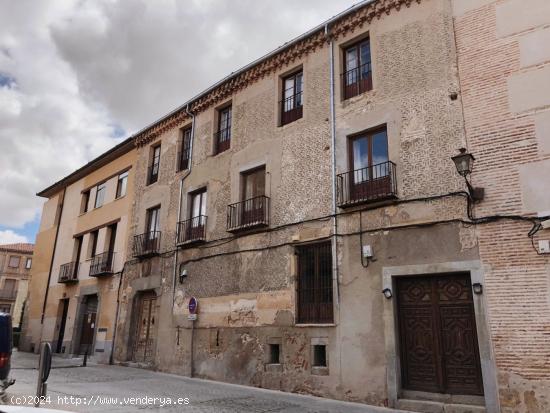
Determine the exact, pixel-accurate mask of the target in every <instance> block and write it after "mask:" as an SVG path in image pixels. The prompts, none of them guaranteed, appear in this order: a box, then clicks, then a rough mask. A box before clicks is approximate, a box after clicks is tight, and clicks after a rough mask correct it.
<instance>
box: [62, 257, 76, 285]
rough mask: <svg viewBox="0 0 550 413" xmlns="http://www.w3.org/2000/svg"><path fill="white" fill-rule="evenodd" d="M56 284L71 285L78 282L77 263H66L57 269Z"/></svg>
mask: <svg viewBox="0 0 550 413" xmlns="http://www.w3.org/2000/svg"><path fill="white" fill-rule="evenodd" d="M57 282H58V283H61V284H72V283H76V282H78V262H77V261H73V262H68V263H67V264H63V265H62V266H61V267H59V278H58V279H57Z"/></svg>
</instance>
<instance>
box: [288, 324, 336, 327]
mask: <svg viewBox="0 0 550 413" xmlns="http://www.w3.org/2000/svg"><path fill="white" fill-rule="evenodd" d="M336 326H337V325H336V324H334V323H319V324H315V323H307V324H298V323H296V324H294V327H300V328H301V327H336Z"/></svg>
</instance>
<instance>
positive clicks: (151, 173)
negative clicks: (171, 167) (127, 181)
mask: <svg viewBox="0 0 550 413" xmlns="http://www.w3.org/2000/svg"><path fill="white" fill-rule="evenodd" d="M157 150H158V156H157V155H156V152H157ZM160 158H161V144H160V143H158V144H156V145H153V146H151V154H150V161H149V167H148V168H147V169H148V171H147V185H152V184H154V183H155V182H157V181H158V180H159V175H160Z"/></svg>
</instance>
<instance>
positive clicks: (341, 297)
mask: <svg viewBox="0 0 550 413" xmlns="http://www.w3.org/2000/svg"><path fill="white" fill-rule="evenodd" d="M376 3H377V2H374V3H373V4H376ZM402 6H403V7H400V8H399V10H398V9H396V8H391V9H389V10H388V12H387V13H382V14H381V15H379V16H378V17H377V18H374V19H369V20H368V21H367V20H364V21H362V22H361V25H359V24H356V23H354V19H355V18H356V16H355V15H353V17H349V18H344V19H342V21H339V22H338V23H337V24H334V28H335V32H334V33H332V32H331V28H330V27H329V28H328V37H325V35H324V34H323V33H320V34H319V35H315V36H316V37H315V36H314V38H315V39H317V38H320V36H323V37H322V41H316V42H315V47H312V48H310V49H308V48H306V49H300V46H297V48H298V49H299V50H300V52H296V53H294V54H292V51H283V52H281V55H275V56H274V57H273V58H272V59H274V62H275V63H274V62H272V61H271V60H269V61H266V62H264V63H261V64H259V66H257V67H253V68H251V69H249V71H245V72H244V73H242V74H238V75H237V78H236V79H237V80H232V79H230V80H228V81H227V83H224V84H223V86H220V87H221V91H220V90H218V89H215V90H214V91H212V92H209V94H208V95H207V96H210V97H205V98H204V99H203V98H201V99H199V100H198V101H197V102H190V104H189V105H188V106H186V107H183V108H182V109H180V110H179V111H176V112H175V113H174V114H172V115H170V116H168V117H167V118H166V119H163V120H161V121H159V123H158V124H157V125H154V126H153V127H151V128H149V129H147V130H145V131H143V132H140V134H138V135H137V136H136V142H137V144H138V165H137V169H136V175H137V180H136V181H137V182H136V185H137V187H136V202H135V207H134V211H133V223H132V228H133V233H134V234H135V235H137V234H142V233H145V232H146V231H147V225H148V224H147V222H146V216H147V210H148V209H150V208H153V207H156V206H159V205H160V211H161V213H160V215H161V218H160V228H161V231H162V238H161V239H162V241H161V247H160V251H159V252H160V253H159V255H158V256H156V257H152V258H143V259H141V260H135V261H134V262H133V263H131V264H130V265H128V266H127V268H126V270H125V273H124V278H123V287H122V295H121V312H120V318H119V320H120V324H119V327H118V328H119V334H118V338H119V341H118V342H117V343H116V358H117V359H118V360H119V361H123V362H126V361H132V360H134V361H138V362H143V361H144V359H143V357H141V356H140V357H135V354H134V353H135V352H136V341H137V340H138V337H137V334H138V330H139V327H138V324H139V323H143V322H144V319H142V318H140V316H139V315H136V314H139V312H140V310H141V308H142V307H141V305H142V304H141V303H142V297H144V296H145V294H147V297H149V295H150V294H151V293H150V292H151V291H153V292H154V294H155V296H156V301H155V302H154V303H155V304H154V306H155V309H154V314H155V317H154V324H151V331H150V332H149V334H150V337H151V339H150V345H151V348H150V349H149V350H147V351H149V353H148V354H149V356H148V357H145V358H146V360H145V361H146V362H149V363H150V364H152V366H154V367H155V368H157V369H160V370H163V371H169V372H174V373H178V374H185V375H194V376H197V377H205V378H210V379H215V380H223V381H228V382H234V383H241V384H247V385H254V386H260V387H267V388H274V389H281V390H284V391H292V392H304V393H311V394H316V395H321V396H327V397H334V398H339V399H345V400H354V401H360V402H365V403H370V404H375V405H392V406H402V407H408V406H409V405H407V404H406V403H407V402H408V401H409V400H406V399H408V398H409V396H410V394H407V393H406V392H404V391H403V389H402V388H401V385H400V379H399V376H400V372H399V371H398V362H397V363H396V360H397V359H398V358H399V356H398V353H399V351H398V350H397V346H396V345H395V341H396V340H397V339H396V337H395V335H396V331H393V330H392V329H391V328H390V326H393V325H394V319H395V318H396V317H397V315H396V314H395V312H394V309H393V305H394V304H393V303H394V301H392V300H386V299H385V298H384V296H383V295H382V294H381V291H382V289H383V288H384V287H387V286H389V287H390V288H394V287H395V282H396V281H395V277H398V276H399V277H402V276H404V275H407V276H409V275H410V276H414V275H417V274H427V273H428V274H447V273H449V272H452V273H455V272H468V273H469V274H470V275H471V279H472V282H474V281H475V280H479V281H483V266H482V264H481V263H480V262H479V252H478V246H477V237H476V229H475V228H474V227H473V226H471V225H469V224H467V223H466V222H467V221H468V216H467V212H466V211H467V201H466V196H465V195H466V192H464V183H463V180H462V179H461V178H460V176H458V174H457V173H456V170H455V166H454V164H453V163H452V161H451V160H450V158H451V156H453V155H455V154H456V153H457V148H460V147H464V146H467V145H466V144H467V142H466V136H465V132H464V122H463V112H462V101H461V97H460V82H459V77H458V67H457V55H456V50H455V38H454V27H453V12H452V7H451V3H450V2H447V1H430V0H426V1H422V2H412V4H411V2H408V3H407V4H405V3H402ZM369 7H371V6H369ZM362 13H364V11H363V12H362ZM341 27H347V28H348V29H347V30H345V31H340V30H339V29H338V30H336V28H341ZM366 35H368V37H369V39H370V48H371V56H372V73H373V80H372V83H373V88H372V90H369V91H367V92H366V93H362V94H360V95H358V96H356V97H352V98H350V99H344V98H343V97H344V91H343V90H342V82H341V74H342V73H343V70H344V69H343V50H344V48H345V47H346V46H348V45H349V44H351V43H353V42H354V41H355V40H357V39H360V38H364V37H365V36H366ZM331 42H332V44H331ZM308 44H309V43H308ZM292 47H294V46H292ZM291 50H294V49H291ZM331 51H332V54H333V59H334V75H333V81H334V118H333V117H332V113H331V99H330V96H331V94H330V93H331V64H330V53H331ZM289 54H292V56H293V58H292V59H289V60H285V59H284V58H283V57H281V56H288V55H289ZM270 59H271V58H270ZM266 67H269V68H270V70H264V69H265V68H266ZM296 68H302V70H303V78H304V92H303V99H304V106H303V117H302V118H301V119H299V120H297V121H295V122H292V123H289V124H287V125H284V126H279V124H280V123H279V120H280V113H279V111H280V106H279V100H280V98H281V87H282V80H281V79H282V78H283V77H284V76H285V75H286V74H287V73H292V72H293V71H294V70H295V69H296ZM257 71H260V73H261V75H258V74H257V73H256V72H257ZM239 79H246V82H245V84H242V83H239V82H240V80H239ZM229 102H230V103H231V105H232V108H233V114H232V138H231V148H230V149H229V150H227V151H225V152H222V153H220V154H217V155H214V143H213V135H214V133H215V132H216V127H217V118H216V116H217V108H220V107H223V106H224V105H226V104H227V103H229ZM186 110H189V111H190V112H192V113H193V115H194V122H193V121H192V118H191V116H190V115H187V114H186ZM191 125H194V127H193V129H194V134H193V149H192V167H191V170H190V171H188V170H186V171H181V172H176V170H177V156H178V151H179V150H180V148H181V143H180V139H181V130H182V129H184V128H186V127H188V126H191ZM333 126H334V129H335V146H334V148H333V147H332V146H333V144H332V136H331V130H332V129H331V128H332V127H333ZM381 126H385V127H386V131H387V136H388V151H389V159H390V160H391V161H393V162H394V163H395V164H396V182H397V199H396V200H393V201H390V202H378V203H376V202H375V203H374V204H372V203H371V204H367V206H366V208H365V207H364V206H363V207H361V208H357V207H356V208H351V209H350V208H346V209H342V208H337V210H336V212H337V217H336V218H335V217H334V215H333V210H332V203H333V195H332V194H333V183H332V174H333V171H332V165H333V161H332V156H333V154H332V151H333V150H334V159H335V161H336V163H335V172H336V174H340V173H345V172H348V171H350V170H351V169H353V168H352V167H350V160H349V153H348V149H347V147H348V138H349V137H350V136H353V135H355V134H357V133H359V132H362V131H368V130H371V129H373V128H377V127H381ZM158 144H160V145H161V161H160V173H159V179H158V182H156V183H153V184H151V185H147V173H148V167H150V165H151V156H152V155H151V154H152V147H154V146H156V145H158ZM258 166H265V170H266V184H265V185H266V195H267V196H269V198H270V202H271V205H270V207H271V211H270V224H269V227H267V228H266V229H264V230H260V231H256V232H248V233H247V232H245V233H240V234H236V235H232V234H231V233H229V232H228V231H227V223H226V219H227V207H228V205H229V204H231V203H233V202H237V201H239V200H240V199H241V198H240V196H241V195H240V194H241V189H242V182H241V176H240V175H241V173H242V172H244V171H247V170H251V169H253V168H256V167H258ZM180 183H181V195H180ZM200 188H206V190H207V194H208V197H207V199H208V201H207V205H206V215H207V216H208V221H207V226H206V243H204V244H202V245H199V246H190V247H187V248H181V249H178V248H176V242H175V239H176V236H177V234H176V225H177V222H178V221H181V220H185V219H187V217H189V216H190V213H189V208H190V196H191V195H190V194H192V193H194V191H196V190H198V189H200ZM360 210H361V212H360ZM334 219H336V231H337V233H336V234H337V235H336V236H335V233H334V228H335V227H334V224H335V223H334ZM465 223H466V224H465ZM360 233H361V235H360ZM361 238H362V242H361ZM322 240H330V241H331V242H332V249H333V254H334V258H335V260H336V261H335V262H333V264H334V269H333V278H334V279H333V294H334V322H333V323H329V324H320V325H316V324H300V323H298V322H297V293H296V289H297V277H298V258H297V257H296V247H298V246H300V245H304V244H308V243H310V242H312V241H322ZM362 245H370V246H371V247H372V248H373V251H374V258H375V260H369V262H368V266H366V268H365V266H364V265H362V263H363V264H364V261H363V260H362V258H361V254H362V252H361V251H362ZM129 252H130V251H129ZM183 268H185V270H186V273H187V277H186V278H183V279H182V280H181V282H180V280H179V273H180V271H181V270H182V269H183ZM418 268H423V269H425V271H426V272H420V273H419V272H418V271H419V270H418ZM403 271H404V272H403ZM407 271H410V272H407ZM423 271H424V270H423ZM192 296H194V297H197V298H198V299H199V302H200V311H199V316H198V320H197V321H195V322H194V325H193V322H191V321H189V320H188V319H187V316H188V311H187V303H188V300H189V298H190V297H192ZM474 304H475V310H476V322H477V324H478V325H477V328H478V336H479V339H480V343H482V344H480V352H481V353H482V356H481V358H482V364H483V366H482V369H483V380H484V389H485V394H486V397H485V403H484V402H483V399H481V401H480V399H479V398H475V397H474V398H471V399H468V400H466V401H464V400H460V401H456V400H451V399H449V400H447V401H446V402H445V403H446V405H447V406H449V405H456V404H457V403H465V402H467V403H470V402H472V403H474V404H478V403H480V404H485V405H486V407H487V411H491V412H495V411H498V403H499V402H498V396H497V391H496V372H495V367H494V360H493V357H492V354H491V344H490V343H491V339H490V337H489V334H488V329H487V319H486V314H485V305H486V304H485V301H484V298H483V297H481V298H479V297H478V296H476V297H475V303H474ZM145 318H147V317H145ZM392 343H393V344H392ZM272 344H276V345H279V346H280V352H281V354H280V359H281V363H280V364H275V365H274V364H270V363H269V362H268V360H269V357H270V356H269V351H270V345H272ZM319 344H320V345H325V346H326V349H327V354H326V357H327V367H326V368H319V367H316V366H314V365H313V357H314V356H313V352H314V346H315V345H319ZM139 351H140V352H141V351H143V349H142V348H140V350H139ZM147 351H146V353H147ZM140 354H141V353H140ZM144 354H145V353H144ZM411 397H412V396H411ZM414 402H417V403H416V404H415V403H414ZM412 403H413V404H412V408H414V409H421V408H423V407H422V405H421V404H422V403H421V402H418V401H417V400H413V401H412ZM432 403H434V404H435V405H436V406H439V407H441V409H443V403H441V402H432ZM432 407H433V406H432ZM446 408H449V407H446ZM473 409H481V407H480V406H475V407H473ZM476 411H477V410H476Z"/></svg>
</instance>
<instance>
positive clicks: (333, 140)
mask: <svg viewBox="0 0 550 413" xmlns="http://www.w3.org/2000/svg"><path fill="white" fill-rule="evenodd" d="M325 37H326V38H327V40H328V42H329V65H330V138H331V146H330V147H331V151H330V152H331V164H332V174H331V178H332V240H333V241H332V242H333V246H332V274H333V279H334V281H335V282H334V284H335V286H336V307H337V308H339V306H340V289H339V288H338V287H339V286H338V261H337V260H338V251H337V248H338V238H337V234H338V221H337V214H336V212H337V211H336V206H337V204H336V115H335V110H334V42H333V41H332V39H331V38H330V34H329V27H328V24H326V25H325ZM338 313H339V312H338Z"/></svg>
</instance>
